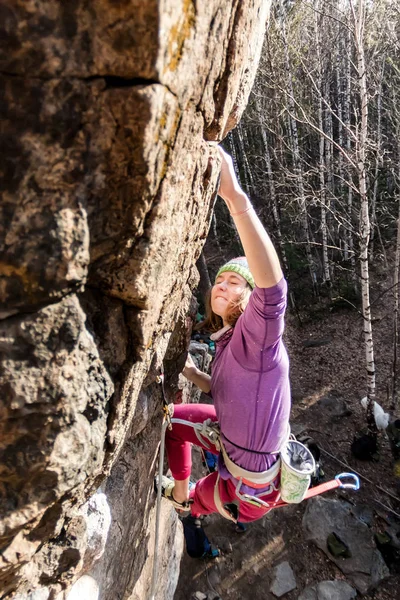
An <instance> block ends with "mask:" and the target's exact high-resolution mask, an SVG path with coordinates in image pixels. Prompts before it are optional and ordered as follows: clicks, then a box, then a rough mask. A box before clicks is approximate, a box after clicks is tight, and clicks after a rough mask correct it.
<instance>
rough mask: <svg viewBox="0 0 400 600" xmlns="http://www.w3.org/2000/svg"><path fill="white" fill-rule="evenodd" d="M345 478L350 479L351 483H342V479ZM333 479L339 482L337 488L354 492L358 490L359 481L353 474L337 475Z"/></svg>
mask: <svg viewBox="0 0 400 600" xmlns="http://www.w3.org/2000/svg"><path fill="white" fill-rule="evenodd" d="M345 477H347V478H349V479H352V480H353V482H349V483H343V482H342V478H345ZM335 479H336V481H338V482H339V484H340V485H339V487H341V488H344V489H348V490H354V491H357V490H359V489H360V479H359V477H357V475H355V474H354V473H339V475H336V476H335Z"/></svg>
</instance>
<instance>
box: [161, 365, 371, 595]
mask: <svg viewBox="0 0 400 600" xmlns="http://www.w3.org/2000/svg"><path fill="white" fill-rule="evenodd" d="M158 382H159V383H161V385H162V395H163V411H164V418H163V422H162V426H161V442H160V458H159V475H158V481H159V482H161V481H162V477H163V467H164V455H165V432H166V430H167V428H168V429H171V428H172V425H173V424H174V423H177V424H181V425H187V426H189V427H192V428H193V429H194V430H195V433H196V437H197V438H198V440H199V442H200V443H201V444H202V445H204V446H207V447H208V449H209V450H214V449H217V450H218V451H219V452H221V454H222V457H223V460H224V464H225V466H226V468H227V470H228V471H229V473H230V474H231V475H232V476H233V477H234V478H235V479H237V480H238V483H237V485H236V489H235V493H236V496H237V498H238V500H240V501H242V502H247V503H249V504H252V505H254V506H256V507H258V508H267V509H269V510H272V509H274V508H281V507H283V506H287V505H288V504H289V503H288V502H285V501H284V500H282V499H280V497H278V500H275V501H273V502H267V501H266V500H263V499H262V498H260V497H259V496H263V497H265V496H268V495H269V494H271V493H272V492H274V491H279V489H280V488H279V484H278V486H277V485H276V484H275V482H276V480H277V478H278V476H279V474H280V472H281V458H280V457H279V458H278V459H277V461H276V462H275V463H274V464H273V465H272V467H270V468H269V469H268V470H267V471H262V472H254V471H248V470H247V469H243V468H242V467H240V466H239V465H237V464H236V463H234V462H233V461H232V460H231V459H230V458H229V456H228V454H227V452H226V450H225V447H224V444H223V442H222V441H221V433H220V430H219V425H218V423H217V422H216V421H212V420H211V419H207V420H206V421H204V422H203V423H192V422H191V421H186V420H184V419H175V418H174V417H173V416H172V417H171V415H170V412H169V408H168V403H167V401H166V395H165V390H164V375H163V374H162V375H161V376H160V377H159V378H158ZM289 439H290V430H289V433H288V435H287V437H286V440H285V444H287V443H288V441H289ZM278 452H279V451H277V452H276V453H278ZM269 454H273V453H272V452H271V453H269ZM219 482H220V475H219V474H218V476H217V480H216V483H215V487H214V503H215V506H216V508H217V510H218V512H219V513H220V514H221V515H222V516H223V517H225V518H226V519H228V520H229V521H233V522H234V523H237V521H238V519H237V517H238V515H237V514H234V512H233V511H231V510H229V506H224V505H223V504H222V501H221V498H220V493H219ZM243 484H244V485H247V486H249V487H252V488H253V489H263V490H264V491H263V492H261V493H260V494H259V495H254V496H251V495H250V494H246V493H242V492H241V491H240V490H241V487H242V485H243ZM268 486H269V487H268ZM266 488H267V489H266ZM336 488H342V489H351V490H354V491H356V490H358V489H359V488H360V480H359V478H358V477H357V475H355V474H354V473H340V474H339V475H336V476H335V479H333V480H331V481H327V482H326V483H322V484H320V485H317V486H315V487H312V488H309V489H308V490H307V491H306V493H305V495H304V496H303V499H304V500H307V499H308V498H312V497H314V496H319V495H320V494H324V493H325V492H328V491H330V490H334V489H336ZM265 490H266V491H265ZM161 492H162V488H161V485H160V484H159V485H158V486H157V508H156V532H155V541H154V562H153V577H152V587H151V593H150V600H155V588H156V582H157V577H158V541H159V528H160V512H161V498H162V494H161ZM236 512H238V511H236Z"/></svg>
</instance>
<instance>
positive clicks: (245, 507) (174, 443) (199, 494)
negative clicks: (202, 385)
mask: <svg viewBox="0 0 400 600" xmlns="http://www.w3.org/2000/svg"><path fill="white" fill-rule="evenodd" d="M174 418H176V419H183V420H184V421H190V422H191V423H203V422H204V421H206V420H207V419H211V420H212V421H217V416H216V414H215V408H214V406H212V405H211V404H177V405H175V406H174ZM191 444H195V445H196V446H199V447H200V448H203V450H208V451H209V452H212V453H213V454H216V455H218V454H219V452H218V450H217V449H216V448H215V446H212V447H210V443H209V442H208V444H206V443H204V444H203V443H201V442H200V440H199V438H198V437H197V435H196V431H195V430H194V429H193V427H191V426H190V425H182V424H180V423H173V425H172V430H168V429H167V432H166V436H165V447H166V450H167V455H168V463H169V467H170V469H171V473H172V476H173V478H174V479H176V480H177V481H182V480H183V479H186V478H187V477H189V476H190V473H191V469H192V448H191ZM217 477H218V473H211V474H210V475H207V477H203V478H202V479H200V480H199V481H198V482H197V483H196V487H195V488H194V489H193V490H192V491H191V492H190V499H191V500H193V504H192V505H191V513H192V515H193V516H196V517H197V516H199V515H209V514H211V513H216V512H218V509H217V507H216V506H215V503H214V487H215V482H216V480H217ZM235 487H236V485H235V483H234V482H233V481H232V480H231V479H228V480H224V479H220V480H219V494H220V498H221V502H222V504H230V503H232V502H235V501H238V502H239V517H238V520H239V521H241V522H242V523H247V522H249V521H256V520H257V519H260V518H261V517H262V516H263V515H265V514H266V513H267V512H269V511H270V510H271V509H270V508H264V507H262V508H259V507H257V506H254V505H252V504H249V503H248V502H242V501H239V500H238V498H237V496H236V493H235ZM278 497H279V492H272V493H271V494H266V495H265V496H261V499H262V500H264V501H265V502H275V501H276V500H277V499H278Z"/></svg>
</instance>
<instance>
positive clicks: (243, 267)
mask: <svg viewBox="0 0 400 600" xmlns="http://www.w3.org/2000/svg"><path fill="white" fill-rule="evenodd" d="M225 271H233V272H234V273H238V274H239V275H241V276H242V277H244V279H245V280H246V281H247V283H248V284H249V286H250V287H251V288H252V289H253V288H254V287H255V285H256V284H255V283H254V279H253V275H252V274H251V271H250V269H249V264H248V262H247V260H246V257H245V256H239V257H238V258H232V260H230V261H229V262H227V263H226V264H225V265H223V266H222V267H221V268H220V270H219V271H218V273H217V275H216V277H215V280H217V277H218V276H219V275H221V273H225Z"/></svg>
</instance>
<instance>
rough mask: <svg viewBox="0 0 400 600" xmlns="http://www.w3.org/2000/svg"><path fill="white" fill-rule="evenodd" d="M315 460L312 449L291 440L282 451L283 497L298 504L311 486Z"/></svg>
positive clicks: (290, 502)
mask: <svg viewBox="0 0 400 600" xmlns="http://www.w3.org/2000/svg"><path fill="white" fill-rule="evenodd" d="M314 472H315V460H314V457H313V455H312V454H311V452H310V450H309V449H308V448H307V447H306V446H304V444H301V443H300V442H298V441H296V440H289V441H288V443H287V445H286V446H285V448H284V449H283V451H282V452H281V499H282V500H283V501H284V502H287V503H288V504H298V503H299V502H301V501H302V500H304V497H305V495H306V493H307V490H308V488H309V487H310V482H311V476H312V475H313V473H314Z"/></svg>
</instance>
